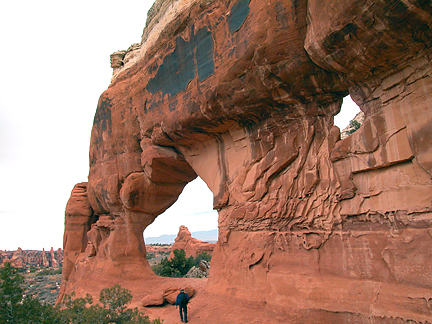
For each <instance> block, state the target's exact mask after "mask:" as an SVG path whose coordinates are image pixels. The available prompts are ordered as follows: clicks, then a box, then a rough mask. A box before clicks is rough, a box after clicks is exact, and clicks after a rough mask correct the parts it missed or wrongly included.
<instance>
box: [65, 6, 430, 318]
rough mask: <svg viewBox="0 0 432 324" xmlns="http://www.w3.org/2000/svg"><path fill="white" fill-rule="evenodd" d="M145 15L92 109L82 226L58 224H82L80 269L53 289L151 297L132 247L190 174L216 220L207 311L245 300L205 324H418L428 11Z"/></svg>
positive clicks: (230, 9) (197, 9) (424, 241)
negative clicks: (347, 121) (352, 115)
mask: <svg viewBox="0 0 432 324" xmlns="http://www.w3.org/2000/svg"><path fill="white" fill-rule="evenodd" d="M154 8H160V11H159V12H155V9H154V10H153V11H152V15H151V17H153V18H152V19H151V20H150V22H148V26H150V27H149V28H147V29H146V30H145V32H144V36H145V37H144V38H143V39H144V40H145V42H143V43H142V44H141V48H140V50H139V54H137V55H138V56H135V58H134V60H131V61H129V63H128V64H124V65H122V66H121V67H119V68H118V70H117V71H116V73H115V75H114V78H113V81H112V83H111V85H110V87H109V88H108V89H107V90H106V91H105V92H104V93H103V94H102V95H101V97H100V100H99V103H98V108H97V111H96V115H95V119H94V125H93V130H92V138H91V147H90V173H89V182H88V185H87V188H86V189H85V190H84V188H83V192H84V191H85V194H84V193H83V195H82V197H83V202H84V204H85V206H88V208H87V207H86V208H87V209H86V213H87V214H88V215H87V214H86V215H87V216H85V215H81V214H80V213H76V214H74V213H70V212H68V211H67V212H66V225H67V224H68V222H69V221H70V220H72V219H74V218H73V217H72V214H74V215H76V216H77V217H78V214H79V217H87V220H85V221H84V218H83V222H82V224H83V225H82V226H81V225H80V226H81V227H79V228H80V230H79V233H76V234H74V233H73V230H72V227H71V226H69V227H68V225H67V226H66V229H65V237H68V238H69V239H71V240H72V239H73V240H77V242H78V241H79V242H81V243H80V244H79V246H78V245H77V246H70V247H68V246H65V258H66V253H70V255H74V257H73V258H69V260H70V261H71V262H72V261H73V260H75V263H73V262H72V263H71V264H74V271H72V272H69V273H65V275H64V277H65V279H67V280H65V281H64V284H63V281H62V285H64V286H63V287H62V288H63V290H64V291H69V292H70V291H72V290H79V291H81V292H84V291H88V292H93V291H95V289H96V288H95V287H98V288H100V289H102V288H105V287H104V285H105V284H107V283H112V282H119V283H122V284H124V285H126V286H128V287H132V288H131V289H133V293H134V294H136V295H137V296H138V297H139V298H140V297H143V296H147V295H151V292H152V289H153V290H155V289H156V290H157V289H159V290H160V291H163V289H162V288H160V287H162V286H163V285H167V282H166V281H161V280H166V279H158V278H155V276H154V274H153V273H152V271H151V269H150V267H149V266H148V263H147V261H146V260H145V245H144V241H143V238H142V232H143V230H144V229H145V228H146V227H147V226H148V225H149V224H151V223H152V222H153V221H154V219H155V218H156V217H157V216H158V215H159V214H161V213H162V212H163V211H165V210H166V209H167V208H169V206H171V205H172V204H173V203H174V202H175V201H176V199H177V197H178V195H179V194H180V193H181V191H182V189H183V187H184V186H185V185H186V184H187V183H188V182H189V181H191V180H193V179H194V178H195V177H196V176H197V175H198V176H200V177H201V178H202V179H203V180H204V181H205V182H206V183H207V185H208V187H209V188H210V189H211V191H212V192H213V194H214V208H215V209H217V210H218V212H219V240H218V243H217V245H216V249H215V251H214V254H213V258H212V261H211V271H210V277H209V279H208V285H207V286H206V288H205V292H204V296H206V297H207V298H209V299H211V298H214V300H211V301H210V303H211V302H220V303H221V305H222V304H224V303H227V304H228V305H229V303H230V302H229V300H241V301H242V302H243V303H250V304H248V306H247V308H245V309H247V311H248V312H244V311H242V310H241V309H240V310H233V312H225V313H224V314H218V316H216V320H215V319H214V317H211V316H212V314H211V311H209V312H208V316H209V318H212V320H213V322H214V323H227V322H231V321H232V320H234V319H235V316H238V315H239V314H240V316H243V318H242V320H243V322H248V320H250V319H253V318H255V317H254V316H256V317H258V316H263V314H265V316H266V318H265V320H266V321H267V322H268V323H280V322H284V323H304V322H305V321H306V320H310V319H311V318H314V319H315V320H316V322H317V323H348V322H352V323H400V322H408V321H410V322H416V323H426V322H428V321H430V318H431V317H432V311H431V309H432V306H431V300H432V286H431V282H432V257H431V256H432V255H431V252H430V249H429V248H428V247H429V246H430V245H431V244H432V226H431V225H432V224H431V222H432V210H431V209H432V204H431V201H432V180H431V174H432V173H431V172H432V128H431V127H430V124H431V122H432V112H431V111H432V110H431V107H432V95H431V93H432V82H431V55H432V53H431V52H432V50H431V48H432V47H431V45H432V44H431V39H432V32H431V27H432V26H431V25H432V17H431V15H432V6H431V4H430V2H429V1H413V0H392V1H384V0H362V1H360V0H359V1H351V0H349V1H348V0H329V1H327V0H326V1H323V0H308V1H306V0H299V1H291V0H270V1H261V0H250V1H249V0H232V1H222V0H205V1H204V0H178V1H166V2H164V1H157V2H156V4H155V5H154ZM136 51H137V50H136ZM348 93H349V94H350V95H351V96H352V98H353V99H354V100H355V101H356V103H357V104H358V105H359V106H360V108H361V110H362V111H363V112H364V114H365V119H364V122H363V125H362V126H361V128H360V129H359V130H357V131H356V132H355V133H354V134H353V135H352V136H349V137H347V138H345V139H344V140H340V134H339V129H338V128H337V127H335V126H333V116H334V115H335V114H337V113H338V112H339V110H340V105H341V102H342V98H343V97H344V96H346V95H347V94H348ZM85 195H86V198H85V199H84V197H85ZM73 197H74V192H73V193H72V197H71V199H72V202H71V201H70V202H69V204H68V206H69V207H70V208H72V206H75V204H77V205H79V203H78V202H77V201H75V202H74V200H73V199H74V198H73ZM90 210H91V213H90ZM90 215H93V216H94V219H93V220H91V221H90V218H91V216H90ZM93 216H92V217H93ZM92 222H93V223H92ZM85 226H88V227H89V226H91V230H90V231H89V232H88V233H85V231H84V229H85V228H86V227H85ZM74 228H75V227H74ZM76 228H77V227H76ZM86 242H87V248H85V249H84V245H85V243H86ZM75 256H76V257H75ZM74 258H75V259H74ZM90 283H91V285H92V286H90ZM262 287H266V288H265V290H263V289H262ZM164 289H165V288H164ZM212 296H213V297H212ZM220 296H223V297H224V298H225V299H224V300H223V301H220V298H221V297H220ZM207 302H209V301H207ZM196 303H198V305H199V303H200V299H199V298H198V296H197V301H196ZM201 303H202V305H203V304H204V303H205V301H204V300H203V299H201ZM224 305H225V304H224ZM231 305H232V303H231ZM238 305H240V304H238ZM250 305H260V307H258V308H257V307H256V306H252V307H249V306H250ZM239 307H240V308H241V306H239ZM245 307H246V306H245ZM247 316H249V317H247ZM202 320H203V323H204V322H206V321H207V320H208V319H203V318H202ZM207 322H208V321H207Z"/></svg>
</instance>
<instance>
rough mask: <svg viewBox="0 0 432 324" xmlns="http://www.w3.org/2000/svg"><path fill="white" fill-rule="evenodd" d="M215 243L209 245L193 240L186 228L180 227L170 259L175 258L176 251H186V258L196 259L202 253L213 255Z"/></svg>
mask: <svg viewBox="0 0 432 324" xmlns="http://www.w3.org/2000/svg"><path fill="white" fill-rule="evenodd" d="M215 245H216V244H215V243H208V242H203V241H200V240H197V239H196V238H193V237H192V235H191V233H190V232H189V230H188V228H187V227H186V226H183V225H182V226H180V228H179V232H178V234H177V237H176V239H175V240H174V244H173V246H172V249H171V254H170V256H169V258H170V259H171V258H173V257H174V252H173V251H174V250H176V249H177V250H184V251H185V252H186V257H187V258H189V257H194V258H195V257H196V256H197V255H198V254H200V253H207V254H209V255H212V254H213V250H214V248H215Z"/></svg>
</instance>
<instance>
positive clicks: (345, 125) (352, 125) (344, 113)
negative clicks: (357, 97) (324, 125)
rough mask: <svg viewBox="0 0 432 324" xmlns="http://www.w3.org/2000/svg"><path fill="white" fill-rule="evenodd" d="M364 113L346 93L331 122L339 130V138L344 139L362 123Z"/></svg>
mask: <svg viewBox="0 0 432 324" xmlns="http://www.w3.org/2000/svg"><path fill="white" fill-rule="evenodd" d="M363 119H364V114H363V112H362V111H361V110H360V107H359V106H358V105H357V104H356V103H355V102H354V101H353V100H352V99H351V96H350V95H348V96H346V97H344V98H343V102H342V106H341V109H340V112H339V113H338V114H337V115H336V116H334V122H333V124H334V125H335V126H338V127H339V129H340V131H341V138H342V139H344V138H346V137H348V136H349V135H351V134H353V133H354V132H355V131H356V130H357V129H358V128H359V127H360V125H361V124H362V122H363Z"/></svg>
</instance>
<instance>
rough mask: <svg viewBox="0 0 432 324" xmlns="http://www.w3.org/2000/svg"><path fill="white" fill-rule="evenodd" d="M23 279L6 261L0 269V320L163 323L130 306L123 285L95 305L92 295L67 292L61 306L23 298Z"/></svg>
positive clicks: (49, 323)
mask: <svg viewBox="0 0 432 324" xmlns="http://www.w3.org/2000/svg"><path fill="white" fill-rule="evenodd" d="M23 282H24V278H23V277H22V276H21V275H20V274H19V273H18V271H17V270H16V269H14V268H12V267H11V265H10V263H5V265H4V267H3V268H0V323H1V324H3V323H5V324H9V323H11V324H29V323H38V324H52V323H58V324H70V323H73V324H80V323H83V324H84V323H92V324H109V323H118V324H161V323H163V321H162V320H160V319H156V320H153V321H150V319H149V318H148V316H145V315H143V314H141V313H139V312H138V309H137V308H135V309H128V308H127V305H128V304H129V303H130V302H131V300H132V295H131V293H130V291H129V290H127V289H123V288H121V287H120V285H115V286H114V287H112V288H107V289H103V290H102V291H101V293H100V298H99V301H100V302H101V304H102V305H103V306H100V305H93V298H92V297H91V296H90V295H89V294H87V295H86V297H84V298H74V297H75V293H72V294H71V295H70V296H69V295H66V296H65V298H64V301H63V303H62V305H60V307H54V306H52V305H50V304H45V303H42V302H40V301H39V300H38V299H36V298H34V297H33V296H25V297H24V298H23V289H22V288H21V285H22V284H23Z"/></svg>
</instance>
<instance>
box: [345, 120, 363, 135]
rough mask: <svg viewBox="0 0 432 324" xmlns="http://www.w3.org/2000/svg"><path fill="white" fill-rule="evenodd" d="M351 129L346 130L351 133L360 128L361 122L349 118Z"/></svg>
mask: <svg viewBox="0 0 432 324" xmlns="http://www.w3.org/2000/svg"><path fill="white" fill-rule="evenodd" d="M349 125H350V127H351V129H350V130H349V131H348V132H347V134H348V135H351V134H353V133H354V132H355V131H356V130H357V129H359V128H360V126H361V124H360V123H359V122H358V121H357V120H354V119H353V120H351V121H350V122H349Z"/></svg>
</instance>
